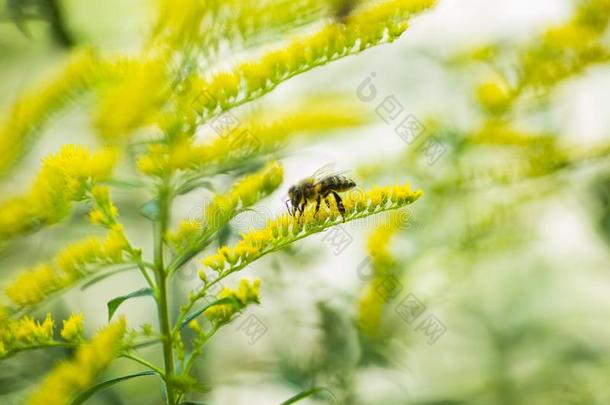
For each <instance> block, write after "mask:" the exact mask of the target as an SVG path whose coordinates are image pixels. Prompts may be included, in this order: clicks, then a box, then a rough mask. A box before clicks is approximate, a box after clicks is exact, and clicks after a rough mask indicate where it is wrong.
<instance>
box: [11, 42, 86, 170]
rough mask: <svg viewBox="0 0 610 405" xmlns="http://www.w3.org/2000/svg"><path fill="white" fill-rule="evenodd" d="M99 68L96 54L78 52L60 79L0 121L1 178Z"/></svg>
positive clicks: (20, 102) (32, 93) (22, 101)
mask: <svg viewBox="0 0 610 405" xmlns="http://www.w3.org/2000/svg"><path fill="white" fill-rule="evenodd" d="M96 69H97V57H96V56H95V54H93V53H92V52H90V51H88V50H87V51H80V52H75V53H74V54H73V56H71V58H70V60H69V61H68V63H67V64H66V66H65V67H64V68H63V70H62V71H61V72H60V73H59V74H58V75H56V77H54V78H52V79H51V80H49V81H48V83H46V84H45V85H43V86H38V87H37V88H36V89H35V90H33V91H30V92H27V93H25V94H24V95H23V96H21V97H20V98H19V99H18V100H16V101H15V103H14V104H13V105H12V107H11V108H10V111H9V112H8V114H7V115H6V117H4V118H0V176H1V175H2V174H4V173H5V172H6V171H7V170H8V169H9V168H10V167H11V166H12V165H13V164H14V163H15V162H16V161H17V160H18V158H19V157H20V156H22V155H23V152H24V148H25V147H26V146H27V145H28V144H29V143H30V142H31V141H32V138H33V136H34V135H35V134H36V133H37V131H38V130H39V129H40V128H41V127H42V126H43V125H44V123H45V122H46V121H47V119H48V118H49V117H50V116H51V115H52V114H53V113H55V112H57V111H58V110H60V109H62V108H63V107H64V106H65V105H66V104H67V103H68V102H69V101H70V97H72V96H74V95H76V94H77V93H78V92H80V91H83V90H85V89H87V88H88V87H89V86H90V85H91V84H92V83H93V81H94V79H95V77H96V76H97V75H96V74H95V71H96Z"/></svg>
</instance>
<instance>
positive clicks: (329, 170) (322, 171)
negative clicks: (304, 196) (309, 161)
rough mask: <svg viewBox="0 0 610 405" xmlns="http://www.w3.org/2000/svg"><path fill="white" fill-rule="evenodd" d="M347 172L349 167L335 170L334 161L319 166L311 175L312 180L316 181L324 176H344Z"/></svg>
mask: <svg viewBox="0 0 610 405" xmlns="http://www.w3.org/2000/svg"><path fill="white" fill-rule="evenodd" d="M349 172H350V170H349V169H346V170H337V169H336V165H335V163H328V164H326V165H324V166H322V167H320V168H319V169H318V170H316V171H315V173H314V174H313V175H312V176H311V177H313V179H314V181H315V182H316V183H317V182H319V181H320V180H322V179H324V178H326V177H330V176H345V175H346V174H348V173H349Z"/></svg>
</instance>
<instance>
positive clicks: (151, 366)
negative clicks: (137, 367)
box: [121, 353, 164, 377]
mask: <svg viewBox="0 0 610 405" xmlns="http://www.w3.org/2000/svg"><path fill="white" fill-rule="evenodd" d="M121 357H124V358H126V359H129V360H133V361H135V362H136V363H140V364H142V365H143V366H145V367H148V368H149V369H151V370H152V371H154V372H156V373H157V374H159V375H160V376H161V377H163V376H164V374H163V370H161V369H159V368H158V367H157V366H155V365H154V364H152V363H151V362H149V361H148V360H145V359H143V358H141V357H138V356H134V355H132V354H127V353H123V354H121Z"/></svg>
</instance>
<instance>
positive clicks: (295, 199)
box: [288, 186, 303, 215]
mask: <svg viewBox="0 0 610 405" xmlns="http://www.w3.org/2000/svg"><path fill="white" fill-rule="evenodd" d="M288 198H289V199H290V205H291V206H292V210H291V209H290V208H288V212H290V214H291V215H294V213H295V212H296V209H297V207H298V206H299V203H300V202H301V199H302V198H303V192H302V190H301V189H300V188H299V187H298V186H292V187H290V188H289V189H288Z"/></svg>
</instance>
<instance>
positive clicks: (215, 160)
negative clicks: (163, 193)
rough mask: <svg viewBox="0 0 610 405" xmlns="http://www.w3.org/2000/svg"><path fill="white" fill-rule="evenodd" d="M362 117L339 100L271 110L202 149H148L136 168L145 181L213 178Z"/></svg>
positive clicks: (179, 145) (184, 145) (181, 144)
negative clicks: (178, 174) (184, 175)
mask: <svg viewBox="0 0 610 405" xmlns="http://www.w3.org/2000/svg"><path fill="white" fill-rule="evenodd" d="M188 108H190V109H191V110H189V109H188ZM188 108H187V109H186V110H185V111H192V106H189V107H188ZM368 117H369V116H368V114H367V112H366V111H364V110H363V108H362V106H360V105H355V104H353V103H351V102H347V101H346V100H345V99H344V98H342V97H326V98H325V99H321V98H315V97H314V98H310V99H307V100H304V101H303V102H301V103H299V105H298V108H290V109H274V110H272V111H269V112H267V113H264V114H263V115H262V116H261V114H258V115H257V116H256V117H251V118H248V119H246V120H244V122H243V124H242V125H240V126H239V128H237V129H233V131H229V130H227V131H225V132H224V133H223V134H222V135H221V136H219V137H217V138H215V139H214V140H213V141H212V142H210V143H208V144H204V145H194V144H192V143H191V142H192V141H190V140H188V139H183V140H180V141H178V142H176V143H175V144H172V145H162V144H153V145H151V146H150V147H149V149H148V151H147V153H146V154H144V155H143V156H141V157H140V158H139V160H138V168H139V169H140V171H142V172H143V173H145V174H147V175H150V176H162V175H165V174H168V173H171V172H173V171H176V170H196V171H197V172H199V173H209V174H213V173H215V172H217V171H226V170H231V169H233V168H235V167H238V166H240V165H243V164H244V162H245V161H247V160H248V159H252V158H256V157H259V156H261V155H264V154H268V153H273V152H275V151H277V150H278V149H280V148H281V147H282V146H284V145H285V144H286V143H287V141H289V140H290V139H291V138H293V137H295V136H296V135H301V134H303V135H314V134H315V135H317V134H318V133H319V132H321V131H329V130H335V129H341V128H349V127H355V126H359V125H362V124H364V123H365V122H367V119H368Z"/></svg>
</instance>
